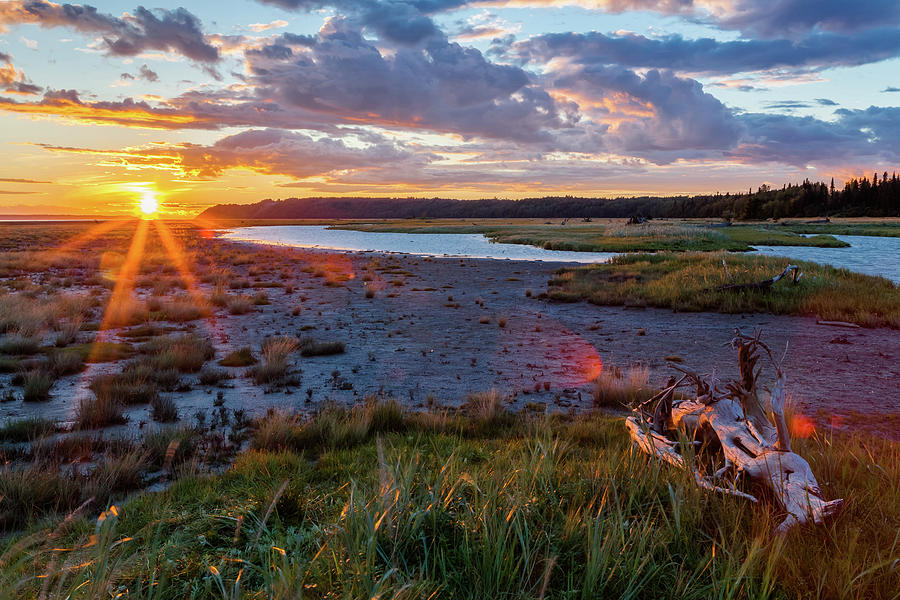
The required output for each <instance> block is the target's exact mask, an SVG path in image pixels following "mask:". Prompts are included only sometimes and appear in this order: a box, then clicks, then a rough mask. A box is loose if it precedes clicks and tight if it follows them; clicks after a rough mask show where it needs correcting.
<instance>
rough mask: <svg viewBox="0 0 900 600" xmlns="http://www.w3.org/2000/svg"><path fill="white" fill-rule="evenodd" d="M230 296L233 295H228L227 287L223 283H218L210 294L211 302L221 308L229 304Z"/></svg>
mask: <svg viewBox="0 0 900 600" xmlns="http://www.w3.org/2000/svg"><path fill="white" fill-rule="evenodd" d="M230 298H231V296H229V295H228V292H226V291H225V288H224V287H222V286H221V285H217V286H216V287H215V289H213V291H212V293H211V294H210V295H209V303H210V304H212V305H213V306H218V307H219V308H225V307H226V306H228V300H229V299H230Z"/></svg>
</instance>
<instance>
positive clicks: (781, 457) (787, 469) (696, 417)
mask: <svg viewBox="0 0 900 600" xmlns="http://www.w3.org/2000/svg"><path fill="white" fill-rule="evenodd" d="M733 345H734V347H735V348H737V350H738V361H739V364H740V373H741V376H740V379H737V380H733V381H730V382H727V384H726V385H725V389H724V391H723V390H720V389H719V386H718V385H717V381H716V377H715V375H713V376H712V377H711V378H710V380H709V381H706V380H704V379H703V378H702V377H700V376H699V375H697V374H696V373H695V372H693V371H691V370H689V369H685V368H683V367H675V368H676V369H677V370H679V371H681V372H682V373H684V377H682V380H681V381H679V382H678V384H677V385H674V386H670V387H669V388H666V390H664V391H663V392H662V393H660V394H658V395H657V396H656V397H655V398H654V399H655V401H656V403H657V405H656V408H655V410H654V411H653V412H652V415H653V416H652V417H651V420H650V421H648V420H647V416H646V415H647V414H648V412H649V411H644V409H643V405H642V407H641V411H640V412H636V414H635V415H634V416H631V417H629V418H627V419H626V420H625V424H626V427H627V428H628V431H629V434H630V435H631V438H632V440H634V443H635V445H636V446H637V447H638V448H640V449H641V450H643V451H644V452H646V453H647V454H649V455H651V456H653V457H654V458H656V459H658V460H661V461H663V462H665V463H668V464H670V465H673V466H676V467H680V468H687V469H690V470H691V471H692V473H693V476H694V480H695V481H696V483H697V485H699V486H700V487H702V488H704V489H708V490H711V491H715V492H719V493H725V494H729V495H732V496H737V497H740V498H745V499H748V500H751V501H753V502H756V498H755V497H754V496H753V495H751V494H748V493H746V492H742V491H740V490H738V489H737V487H736V485H735V484H734V483H732V484H731V485H727V486H725V485H719V484H717V483H715V481H720V480H721V479H722V478H723V477H724V475H725V474H726V473H729V472H731V471H735V472H736V479H737V478H739V477H740V476H742V475H743V476H746V477H747V478H749V479H751V480H753V481H755V482H757V483H759V484H761V485H763V486H764V487H766V488H768V489H769V490H770V491H771V492H772V494H773V495H774V497H775V499H776V501H777V502H778V504H779V505H780V506H781V507H782V508H783V509H784V510H785V512H786V513H787V516H786V517H785V519H784V521H783V522H782V523H781V524H780V525H779V526H778V528H777V529H776V532H778V533H783V532H785V531H788V530H789V529H790V528H791V527H794V526H795V525H798V524H802V523H809V522H813V523H819V522H821V521H822V520H823V519H824V518H825V517H827V516H829V515H831V514H834V513H835V512H836V511H837V510H838V509H839V508H840V507H841V506H842V504H843V500H832V501H826V500H825V499H824V497H823V495H822V491H821V489H820V488H819V484H818V482H817V481H816V478H815V475H813V472H812V469H811V468H810V466H809V463H808V462H806V460H805V459H804V458H803V457H802V456H800V455H799V454H797V453H795V452H793V451H792V449H791V439H790V431H789V429H788V426H787V421H786V419H785V415H784V407H785V398H786V395H787V378H786V375H785V373H784V371H783V370H782V369H781V366H780V364H779V362H778V361H776V360H775V358H774V357H773V355H772V352H771V350H770V349H769V348H768V346H766V345H765V344H764V343H762V342H761V341H760V339H759V334H757V335H756V336H754V337H748V336H744V335H741V334H740V332H738V334H737V336H736V337H735V339H734V340H733ZM759 350H763V351H764V352H765V353H766V354H767V355H768V357H769V359H770V360H771V363H772V365H773V367H774V369H775V372H776V377H775V384H774V386H773V388H772V392H771V394H770V398H769V407H768V408H769V414H767V411H766V407H765V406H764V405H763V403H762V401H761V400H760V398H759V389H758V385H757V381H758V378H759V374H760V371H759V370H758V369H757V368H756V367H757V363H758V359H759ZM684 381H688V382H690V383H693V384H694V385H695V386H696V389H697V394H696V397H695V398H694V399H692V400H681V401H677V402H676V401H673V398H674V391H675V389H676V388H677V387H678V386H680V385H682V382H684ZM645 404H646V403H645ZM678 436H686V437H687V438H688V439H692V440H696V439H703V438H714V439H715V440H716V441H718V444H717V447H718V448H719V449H720V451H721V453H722V456H723V458H724V461H725V467H724V468H722V469H719V470H718V471H717V472H716V474H715V475H714V476H713V478H709V477H704V476H703V475H702V474H701V473H700V472H699V470H698V469H697V467H696V466H695V465H692V464H687V461H686V459H685V457H684V455H683V454H682V453H680V452H679V451H678V447H679V444H678V442H677V437H678Z"/></svg>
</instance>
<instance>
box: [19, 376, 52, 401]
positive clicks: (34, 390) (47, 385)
mask: <svg viewBox="0 0 900 600" xmlns="http://www.w3.org/2000/svg"><path fill="white" fill-rule="evenodd" d="M56 379H57V376H56V375H55V374H54V373H52V372H50V371H49V370H47V369H45V368H38V369H33V370H31V371H26V372H25V374H24V377H23V381H22V400H23V401H24V402H46V401H47V400H49V399H50V389H51V388H52V387H53V384H54V383H56Z"/></svg>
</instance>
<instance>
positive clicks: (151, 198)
mask: <svg viewBox="0 0 900 600" xmlns="http://www.w3.org/2000/svg"><path fill="white" fill-rule="evenodd" d="M138 208H140V209H141V214H142V215H144V216H145V217H149V216H151V215H155V214H156V213H157V212H159V200H157V199H156V193H155V192H154V191H153V190H144V191H143V192H141V198H140V200H139V201H138Z"/></svg>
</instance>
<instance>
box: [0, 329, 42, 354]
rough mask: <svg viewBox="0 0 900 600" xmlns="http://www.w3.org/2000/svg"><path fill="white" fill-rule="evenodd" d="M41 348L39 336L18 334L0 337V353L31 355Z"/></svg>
mask: <svg viewBox="0 0 900 600" xmlns="http://www.w3.org/2000/svg"><path fill="white" fill-rule="evenodd" d="M40 350H41V338H40V337H38V336H30V337H26V336H23V335H20V334H13V335H8V336H6V337H4V338H2V339H0V354H10V355H16V356H31V355H34V354H37V353H38V352H40Z"/></svg>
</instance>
